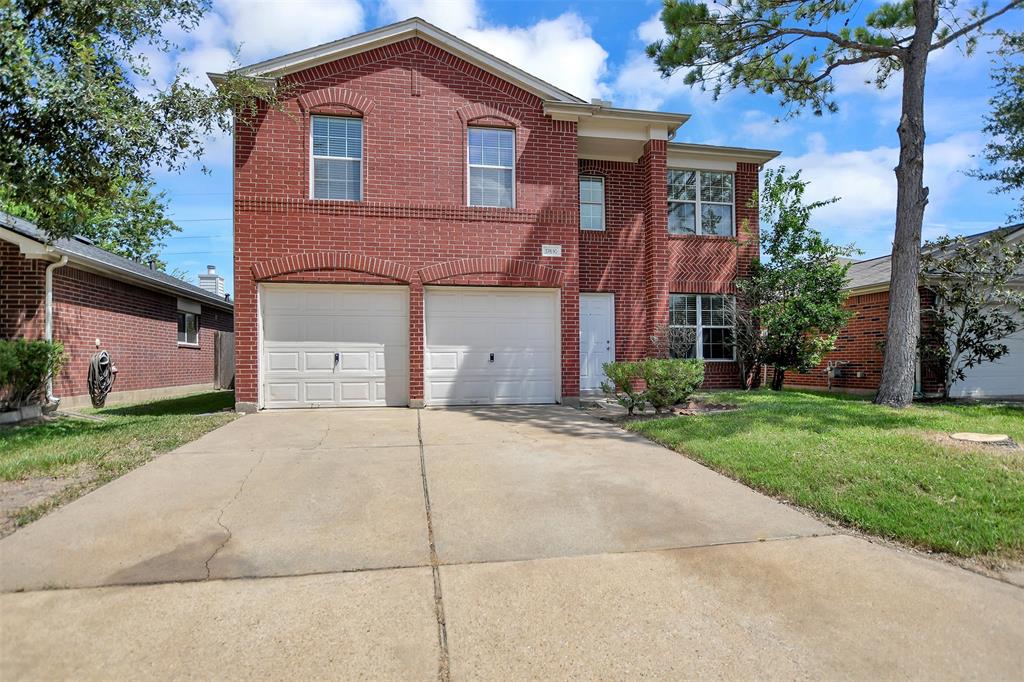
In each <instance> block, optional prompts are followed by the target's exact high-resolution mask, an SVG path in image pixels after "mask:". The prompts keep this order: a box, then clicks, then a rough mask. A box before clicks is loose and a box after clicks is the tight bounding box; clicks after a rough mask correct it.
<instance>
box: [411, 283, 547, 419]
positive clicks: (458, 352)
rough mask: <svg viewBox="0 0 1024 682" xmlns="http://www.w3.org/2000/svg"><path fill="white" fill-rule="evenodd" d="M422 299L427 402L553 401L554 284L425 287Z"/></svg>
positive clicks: (507, 402)
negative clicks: (534, 286)
mask: <svg viewBox="0 0 1024 682" xmlns="http://www.w3.org/2000/svg"><path fill="white" fill-rule="evenodd" d="M425 306H426V310H425V321H426V352H425V358H424V365H425V367H424V377H425V398H426V402H427V403H428V404H432V405H484V404H516V403H519V404H521V403H553V402H555V401H556V396H557V394H556V387H557V386H558V368H559V363H558V292H557V291H552V290H548V289H489V288H480V289H474V288H460V287H429V288H427V289H426V296H425Z"/></svg>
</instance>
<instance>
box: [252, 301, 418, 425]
mask: <svg viewBox="0 0 1024 682" xmlns="http://www.w3.org/2000/svg"><path fill="white" fill-rule="evenodd" d="M260 306H261V315H262V325H263V336H262V351H261V358H260V381H261V388H262V392H263V406H264V407H267V408H281V407H366V406H373V405H408V404H409V290H408V288H406V287H399V286H367V285H351V286H349V285H334V284H264V285H261V286H260Z"/></svg>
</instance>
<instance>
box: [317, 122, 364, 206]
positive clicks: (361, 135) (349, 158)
mask: <svg viewBox="0 0 1024 682" xmlns="http://www.w3.org/2000/svg"><path fill="white" fill-rule="evenodd" d="M314 118H354V119H356V120H357V121H359V149H360V150H361V151H362V152H363V155H362V156H360V157H354V156H323V155H317V154H314V153H313V119H314ZM317 159H334V160H340V161H358V162H359V198H358V199H329V198H327V197H318V196H316V194H315V190H314V184H313V175H314V174H313V171H314V170H315V167H316V160H317ZM365 174H366V121H365V120H364V119H363V118H362V117H361V116H331V115H328V114H311V115H310V117H309V198H310V199H315V200H316V201H347V202H350V203H355V202H359V201H362V200H363V195H364V188H363V184H364V182H363V178H364V177H365Z"/></svg>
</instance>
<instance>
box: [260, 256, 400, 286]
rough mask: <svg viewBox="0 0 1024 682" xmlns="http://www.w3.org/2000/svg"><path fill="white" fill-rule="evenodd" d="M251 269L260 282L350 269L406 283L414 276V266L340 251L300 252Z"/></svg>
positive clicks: (261, 262) (262, 263)
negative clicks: (314, 272)
mask: <svg viewBox="0 0 1024 682" xmlns="http://www.w3.org/2000/svg"><path fill="white" fill-rule="evenodd" d="M251 269H252V275H253V277H254V278H255V279H256V280H257V281H260V280H266V279H270V278H271V277H277V276H279V275H288V274H291V273H293V272H308V271H310V270H351V271H353V272H363V273H366V274H368V275H377V276H379V277H387V278H388V279H393V280H396V281H398V282H404V283H406V284H408V283H409V281H410V280H411V279H412V268H410V267H409V266H408V265H403V264H402V263H396V262H394V261H389V260H384V259H383V258H373V257H371V256H361V255H358V254H354V253H344V252H341V251H316V252H307V253H297V254H292V255H291V256H285V257H283V258H274V259H272V260H265V261H259V262H258V263H255V264H254V265H253V266H252V268H251Z"/></svg>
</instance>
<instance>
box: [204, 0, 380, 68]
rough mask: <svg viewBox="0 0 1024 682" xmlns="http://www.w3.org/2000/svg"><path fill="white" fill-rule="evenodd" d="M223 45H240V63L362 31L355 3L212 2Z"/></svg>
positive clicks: (350, 0) (303, 0)
mask: <svg viewBox="0 0 1024 682" xmlns="http://www.w3.org/2000/svg"><path fill="white" fill-rule="evenodd" d="M214 11H215V12H216V13H217V14H218V15H220V16H221V17H222V18H223V20H224V29H225V32H224V34H223V39H224V40H223V42H226V43H228V44H234V45H241V56H242V61H243V62H248V61H253V60H261V59H265V58H267V57H271V56H276V55H279V54H285V53H288V52H293V51H295V50H300V49H302V48H306V47H312V46H313V45H319V44H320V43H326V42H330V41H332V40H337V39H339V38H344V37H345V36H348V35H351V34H353V33H358V32H359V31H360V30H362V28H363V7H362V5H360V4H359V2H357V1H356V0H288V2H276V1H274V0H266V1H261V0H216V2H215V3H214Z"/></svg>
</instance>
